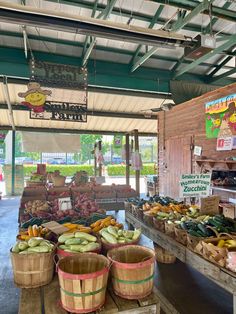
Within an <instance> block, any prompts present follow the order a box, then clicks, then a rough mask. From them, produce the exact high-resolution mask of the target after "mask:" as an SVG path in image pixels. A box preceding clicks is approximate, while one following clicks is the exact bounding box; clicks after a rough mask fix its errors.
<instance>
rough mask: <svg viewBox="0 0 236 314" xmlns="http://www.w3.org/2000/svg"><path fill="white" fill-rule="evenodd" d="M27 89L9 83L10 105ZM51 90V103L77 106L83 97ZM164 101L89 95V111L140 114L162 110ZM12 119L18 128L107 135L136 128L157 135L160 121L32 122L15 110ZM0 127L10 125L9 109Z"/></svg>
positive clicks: (93, 118)
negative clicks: (161, 106) (153, 109)
mask: <svg viewBox="0 0 236 314" xmlns="http://www.w3.org/2000/svg"><path fill="white" fill-rule="evenodd" d="M26 89H27V87H26V86H25V85H17V84H8V90H9V94H10V102H11V104H12V105H16V104H19V103H20V102H21V101H22V98H20V97H19V96H18V93H19V92H23V91H25V90H26ZM51 90H52V96H51V97H50V98H48V100H51V101H62V102H63V101H66V102H74V103H77V102H78V100H79V97H80V96H81V92H80V91H76V90H73V91H72V90H68V89H59V88H52V89H51ZM163 101H164V99H156V98H145V97H134V96H126V95H116V94H105V93H97V92H88V109H89V110H91V111H102V112H121V113H124V112H126V113H138V114H140V113H142V111H143V110H148V109H150V108H158V107H160V105H161V103H163ZM5 103H6V100H5V98H4V94H3V84H2V83H1V84H0V104H5ZM13 117H14V122H15V125H16V127H27V128H29V127H31V128H32V127H33V128H50V129H52V128H57V129H70V130H74V129H76V130H91V131H106V132H113V131H114V132H131V131H132V130H134V129H138V130H139V132H140V133H156V132H157V120H139V119H130V118H113V117H112V118H111V117H97V116H88V117H87V120H88V121H87V123H80V122H71V121H69V122H65V121H49V120H35V119H30V118H29V112H28V111H16V110H13ZM0 126H10V120H9V116H8V110H3V109H1V110H0Z"/></svg>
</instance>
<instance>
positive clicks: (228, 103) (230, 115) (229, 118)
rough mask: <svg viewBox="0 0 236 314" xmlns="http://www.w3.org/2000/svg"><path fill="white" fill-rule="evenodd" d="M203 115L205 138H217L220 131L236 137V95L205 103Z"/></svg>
mask: <svg viewBox="0 0 236 314" xmlns="http://www.w3.org/2000/svg"><path fill="white" fill-rule="evenodd" d="M205 114H206V137H207V138H217V137H218V135H219V132H220V130H221V131H224V133H228V135H229V134H232V135H236V94H232V95H229V96H226V97H223V98H220V99H217V100H213V101H210V102H208V103H206V104H205ZM223 122H224V123H223ZM222 129H224V130H222Z"/></svg>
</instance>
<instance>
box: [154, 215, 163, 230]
mask: <svg viewBox="0 0 236 314" xmlns="http://www.w3.org/2000/svg"><path fill="white" fill-rule="evenodd" d="M153 226H154V228H155V229H157V230H159V231H161V232H165V221H164V220H162V219H157V218H156V217H153Z"/></svg>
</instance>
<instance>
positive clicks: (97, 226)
mask: <svg viewBox="0 0 236 314" xmlns="http://www.w3.org/2000/svg"><path fill="white" fill-rule="evenodd" d="M109 226H113V227H117V228H118V229H121V228H123V224H120V223H118V222H117V221H116V219H114V218H113V217H112V216H108V217H106V218H104V219H99V220H97V221H96V222H94V223H92V224H91V225H90V227H91V228H92V231H93V232H98V231H100V230H101V229H103V228H104V227H109Z"/></svg>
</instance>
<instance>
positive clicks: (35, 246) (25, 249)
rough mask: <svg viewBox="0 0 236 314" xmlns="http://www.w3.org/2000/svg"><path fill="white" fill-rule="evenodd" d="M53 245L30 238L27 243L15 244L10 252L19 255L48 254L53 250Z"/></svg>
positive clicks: (36, 238)
mask: <svg viewBox="0 0 236 314" xmlns="http://www.w3.org/2000/svg"><path fill="white" fill-rule="evenodd" d="M54 247H55V246H54V244H52V243H51V242H50V241H48V240H45V239H43V238H41V237H32V238H30V239H29V240H27V241H19V242H17V243H16V244H15V245H14V246H13V248H12V249H11V251H12V252H13V253H19V254H33V253H49V252H51V251H52V250H53V249H54Z"/></svg>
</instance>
